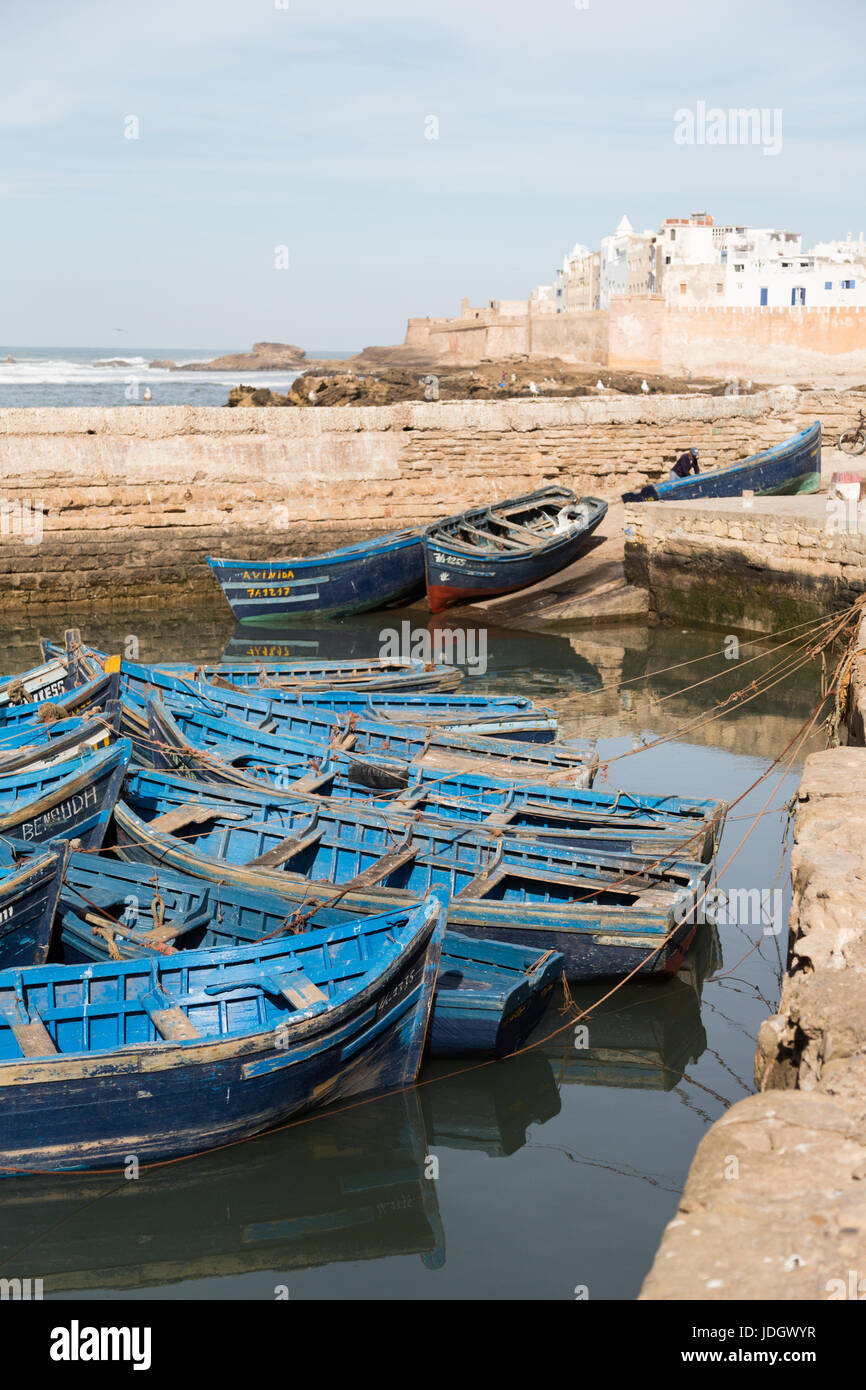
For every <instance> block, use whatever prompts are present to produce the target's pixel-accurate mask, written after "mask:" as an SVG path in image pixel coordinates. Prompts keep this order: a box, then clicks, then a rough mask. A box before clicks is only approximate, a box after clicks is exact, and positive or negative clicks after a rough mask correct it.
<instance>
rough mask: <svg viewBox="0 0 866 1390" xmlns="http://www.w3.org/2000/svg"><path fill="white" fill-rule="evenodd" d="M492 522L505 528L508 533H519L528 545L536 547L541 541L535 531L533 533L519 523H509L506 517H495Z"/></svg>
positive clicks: (540, 537)
mask: <svg viewBox="0 0 866 1390" xmlns="http://www.w3.org/2000/svg"><path fill="white" fill-rule="evenodd" d="M494 520H495V521H497V522H499V524H500V525H501V526H507V527H508V529H509V531H519V532H520V534H521V535H523V536H526V538H527V543H529V544H532V545H538V543H539V541H541V540H542V539H543V537H542V536H539V534H538V532H537V531H533V530H532V529H531V528H530V527H529V526H521V525H520V522H519V521H510V520H509V519H508V517H507V516H497V517H495V518H494ZM521 548H522V547H521Z"/></svg>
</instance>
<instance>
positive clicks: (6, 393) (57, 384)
mask: <svg viewBox="0 0 866 1390" xmlns="http://www.w3.org/2000/svg"><path fill="white" fill-rule="evenodd" d="M243 351H245V349H244V348H239V347H238V346H237V345H235V346H229V347H225V346H223V347H216V348H214V347H210V348H202V347H138V346H136V347H132V346H128V345H127V344H125V343H111V344H108V345H106V346H103V347H21V346H15V345H14V344H11V345H9V346H5V345H0V406H86V405H118V406H135V405H140V406H142V407H144V406H148V405H225V404H226V402H227V400H228V394H229V391H230V390H231V388H232V387H233V386H239V385H240V384H241V383H243V384H245V385H250V386H267V387H270V388H271V390H274V391H287V390H288V389H289V387H290V386H291V384H292V382H293V381H294V380H295V378H296V377H297V376H298V375H299V373H298V372H288V371H286V372H250V371H240V372H226V371H214V372H200V371H184V370H183V366H184V364H185V363H189V362H208V361H213V360H214V359H215V358H218V357H226V356H228V355H229V354H233V353H237V352H243ZM352 351H353V350H352V349H349V350H345V349H335V350H332V349H330V348H327V349H325V348H322V349H319V348H317V349H311V350H310V351H309V352H308V353H307V356H308V357H310V358H317V357H319V358H321V357H337V358H345V357H350V356H351V355H352ZM154 361H162V362H165V361H172V362H176V363H177V364H178V366H179V367H180V368H181V370H179V371H170V370H168V369H167V368H165V367H152V366H151V365H150V363H151V362H154ZM146 390H149V391H150V398H149V399H148V398H146V396H145V391H146Z"/></svg>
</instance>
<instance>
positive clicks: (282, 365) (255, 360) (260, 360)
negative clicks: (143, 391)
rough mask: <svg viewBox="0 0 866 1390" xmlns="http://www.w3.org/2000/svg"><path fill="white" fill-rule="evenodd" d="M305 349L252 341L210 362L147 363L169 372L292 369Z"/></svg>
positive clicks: (302, 360)
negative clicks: (242, 349) (245, 347)
mask: <svg viewBox="0 0 866 1390" xmlns="http://www.w3.org/2000/svg"><path fill="white" fill-rule="evenodd" d="M305 357H306V352H305V351H304V349H303V348H299V347H296V346H295V345H294V344H293V343H253V346H252V351H250V352H236V353H230V354H229V355H228V356H227V357H215V358H214V359H213V360H212V361H210V362H182V363H180V364H178V363H177V362H174V361H172V360H171V359H168V360H167V361H163V360H160V359H159V358H157V359H155V360H154V361H153V362H151V364H150V365H151V367H161V368H163V370H168V371H170V372H235V371H237V372H286V371H289V372H296V371H298V370H299V369H300V367H301V366H302V365H303V362H304V358H305Z"/></svg>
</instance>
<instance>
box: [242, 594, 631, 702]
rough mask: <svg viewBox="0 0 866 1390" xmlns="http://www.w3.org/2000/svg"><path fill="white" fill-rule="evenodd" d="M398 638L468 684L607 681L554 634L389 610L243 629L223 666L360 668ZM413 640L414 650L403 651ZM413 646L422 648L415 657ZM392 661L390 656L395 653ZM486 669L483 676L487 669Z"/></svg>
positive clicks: (588, 685)
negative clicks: (481, 680) (353, 663)
mask: <svg viewBox="0 0 866 1390" xmlns="http://www.w3.org/2000/svg"><path fill="white" fill-rule="evenodd" d="M386 632H392V633H393V632H396V633H397V635H398V641H399V643H400V648H401V650H400V655H401V656H404V657H409V656H415V657H419V658H422V659H424V660H436V661H444V662H446V663H448V664H450V665H456V666H461V667H463V669H464V671H465V673H466V674H467V675H470V676H475V675H485V676H488V677H497V676H508V675H510V674H513V675H514V676H515V677H518V676H519V678H520V680H521V681H522V682H523V684H522V686H521V690H522V691H523V693H525V694H527V695H531V694H533V690H532V689H530V688H528V687H527V686H526V681H527V679H529V680H530V681H531V680H532V679H533V678H535V677H537V676H539V675H540V678H541V681H542V684H544V681H545V678H546V679H547V681H548V682H550V681H553V682H554V684H556V683H558V682H559V681H560V680H561V681H562V682H563V683H564V685H566V687H567V689H568V690H569V691H571V692H574V691H581V690H583V691H591V690H599V689H600V688H601V685H602V683H603V682H602V676H601V674H600V673H599V671H598V669H597V668H596V666H595V665H594V664H593V662H592V661H591V660H590V659H588V658H587V657H586V656H584V655H582V654H581V653H579V652H577V651H575V649H574V646H573V645H572V643H571V642H570V641H569V639H568V638H567V637H563V636H560V635H558V634H556V633H550V632H524V631H521V632H520V633H517V634H515V632H514V630H513V629H510V628H503V627H495V626H494V625H492V624H484V625H483V626H481V625H479V624H477V623H471V622H466V621H465V620H463V619H459V620H458V619H453V620H452V619H449V617H448V615H447V614H445V615H439V616H438V617H431V615H430V614H429V613H428V612H427V611H426V609H425V608H403V609H387V610H385V611H383V612H379V613H361V614H356V615H355V616H354V617H352V618H346V619H343V620H342V621H332V622H328V623H322V622H320V623H316V624H314V623H308V624H304V623H295V624H294V625H293V626H291V627H280V628H255V627H248V626H245V625H241V624H238V626H237V627H236V629H235V631H234V634H233V635H232V637H231V638H230V639H229V641H228V642H227V643H226V646H225V649H224V651H223V654H222V659H223V661H224V662H245V661H248V662H250V663H253V664H255V663H257V662H261V663H263V664H266V663H268V662H286V661H313V660H318V661H332V660H333V661H337V660H340V661H342V660H349V659H350V658H352V659H354V660H363V659H368V658H370V657H375V656H379V655H380V652H381V648H382V644H383V642H384V640H385V638H384V637H383V634H384V633H386ZM407 637H408V640H409V647H408V649H406V650H404V649H403V648H404V646H405V645H406V642H405V640H404V639H406V638H407ZM413 644H424V645H423V646H422V645H418V646H417V649H416V650H413ZM391 654H392V655H393V653H391ZM482 668H483V669H482Z"/></svg>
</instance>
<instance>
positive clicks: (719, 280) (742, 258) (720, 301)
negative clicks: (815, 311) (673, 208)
mask: <svg viewBox="0 0 866 1390" xmlns="http://www.w3.org/2000/svg"><path fill="white" fill-rule="evenodd" d="M657 260H658V265H659V282H660V283H659V288H660V290H661V291H662V292H663V293H664V295H665V298H666V300H667V301H668V303H669V304H672V305H679V306H680V307H681V308H690V307H694V306H698V305H717V306H724V307H750V308H762V307H763V308H768V309H786V308H787V309H790V308H801V307H806V308H829V307H832V306H845V305H863V304H866V242H863V241H862V240H861V241H860V242H854V241H851V240H850V238H849V240H848V241H847V242H825V243H821V244H820V245H818V246H816V247H813V248H812V250H810V251H804V250H803V245H802V237H801V235H800V233H799V232H788V231H782V230H780V229H778V228H775V227H735V226H718V227H717V226H714V225H713V220H712V218H711V217H710V216H709V215H708V214H707V213H692V215H691V217H690V218H688V219H685V218H668V220H667V221H666V222H665V223H664V225H663V226H662V228H661V230H660V232H659V246H658V257H657Z"/></svg>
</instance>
